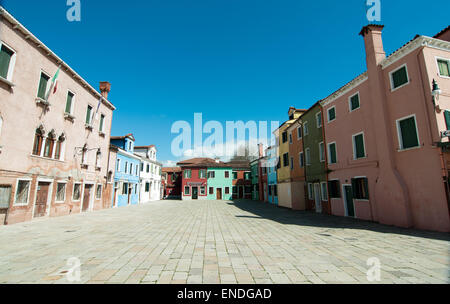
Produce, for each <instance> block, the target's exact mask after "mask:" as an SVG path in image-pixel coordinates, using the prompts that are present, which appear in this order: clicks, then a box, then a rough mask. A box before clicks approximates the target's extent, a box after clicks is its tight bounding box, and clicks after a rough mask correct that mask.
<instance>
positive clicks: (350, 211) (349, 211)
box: [343, 185, 355, 217]
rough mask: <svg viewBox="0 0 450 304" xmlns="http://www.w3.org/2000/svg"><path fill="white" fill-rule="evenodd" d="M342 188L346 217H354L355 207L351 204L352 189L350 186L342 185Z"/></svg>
mask: <svg viewBox="0 0 450 304" xmlns="http://www.w3.org/2000/svg"><path fill="white" fill-rule="evenodd" d="M343 188H344V191H343V192H344V204H345V211H346V216H350V217H355V205H354V204H353V188H352V186H351V185H343Z"/></svg>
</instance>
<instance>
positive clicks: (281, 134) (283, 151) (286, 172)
mask: <svg viewBox="0 0 450 304" xmlns="http://www.w3.org/2000/svg"><path fill="white" fill-rule="evenodd" d="M304 112H306V110H300V109H296V108H293V107H291V108H289V111H288V115H289V120H288V121H286V122H284V123H283V124H282V125H281V126H280V127H279V128H278V129H277V130H275V132H274V133H275V137H276V138H277V139H278V155H279V165H278V167H277V179H278V181H277V184H278V205H279V206H280V207H285V208H292V203H293V200H292V192H293V191H295V190H294V189H292V186H293V185H292V181H291V170H292V169H291V157H292V155H290V153H289V152H290V151H289V150H290V146H291V145H292V143H293V138H292V134H290V133H289V132H288V129H289V127H290V126H291V125H292V123H294V121H296V119H298V118H299V117H300V116H301V115H302V114H303V113H304Z"/></svg>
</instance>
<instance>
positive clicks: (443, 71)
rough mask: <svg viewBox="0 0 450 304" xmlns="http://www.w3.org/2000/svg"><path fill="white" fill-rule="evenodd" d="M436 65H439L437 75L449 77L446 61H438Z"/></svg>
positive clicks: (449, 72)
mask: <svg viewBox="0 0 450 304" xmlns="http://www.w3.org/2000/svg"><path fill="white" fill-rule="evenodd" d="M438 65H439V74H440V75H441V76H447V77H448V76H450V71H449V66H448V65H449V63H448V61H445V60H438Z"/></svg>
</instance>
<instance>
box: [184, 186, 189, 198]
mask: <svg viewBox="0 0 450 304" xmlns="http://www.w3.org/2000/svg"><path fill="white" fill-rule="evenodd" d="M186 188H187V189H189V193H188V194H186ZM183 196H191V187H189V186H184V188H183Z"/></svg>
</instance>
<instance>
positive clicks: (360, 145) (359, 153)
mask: <svg viewBox="0 0 450 304" xmlns="http://www.w3.org/2000/svg"><path fill="white" fill-rule="evenodd" d="M355 148H356V158H363V157H365V156H366V152H365V151H364V138H363V135H362V134H360V135H358V136H356V137H355Z"/></svg>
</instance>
